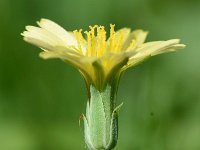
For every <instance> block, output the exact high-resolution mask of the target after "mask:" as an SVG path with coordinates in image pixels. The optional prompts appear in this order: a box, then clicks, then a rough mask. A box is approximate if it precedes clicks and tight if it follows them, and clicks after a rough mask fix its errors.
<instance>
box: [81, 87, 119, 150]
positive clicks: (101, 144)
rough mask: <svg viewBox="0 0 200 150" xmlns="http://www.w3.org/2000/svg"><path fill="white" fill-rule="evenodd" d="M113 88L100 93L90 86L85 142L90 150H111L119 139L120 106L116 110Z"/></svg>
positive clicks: (85, 119) (85, 117)
mask: <svg viewBox="0 0 200 150" xmlns="http://www.w3.org/2000/svg"><path fill="white" fill-rule="evenodd" d="M112 90H113V89H112V87H111V86H110V85H107V86H106V88H105V89H104V90H103V91H101V92H99V91H98V90H97V89H96V88H95V87H94V86H90V95H91V97H90V99H89V101H88V103H87V108H86V116H84V134H85V142H86V144H87V146H88V148H89V149H90V150H111V149H113V148H114V147H115V146H116V144H117V138H118V113H117V111H118V109H119V108H120V107H121V105H120V106H118V107H116V108H115V95H114V94H113V93H115V92H113V91H112Z"/></svg>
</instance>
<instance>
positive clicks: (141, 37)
mask: <svg viewBox="0 0 200 150" xmlns="http://www.w3.org/2000/svg"><path fill="white" fill-rule="evenodd" d="M147 34H148V32H147V31H143V30H134V31H133V32H131V33H130V35H129V37H128V38H127V40H126V42H125V43H124V45H123V49H124V50H126V49H127V48H128V47H129V46H130V44H131V42H132V41H133V40H134V41H135V45H133V47H134V48H137V47H138V46H140V45H141V44H143V43H144V42H145V39H146V37H147Z"/></svg>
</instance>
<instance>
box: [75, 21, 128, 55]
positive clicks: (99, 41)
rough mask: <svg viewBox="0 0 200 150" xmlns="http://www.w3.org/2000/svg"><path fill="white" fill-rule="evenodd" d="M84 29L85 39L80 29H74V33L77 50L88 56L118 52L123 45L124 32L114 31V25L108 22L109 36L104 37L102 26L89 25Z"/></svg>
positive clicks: (104, 32)
mask: <svg viewBox="0 0 200 150" xmlns="http://www.w3.org/2000/svg"><path fill="white" fill-rule="evenodd" d="M89 28H90V31H85V32H84V33H85V34H86V37H87V41H86V40H85V39H84V37H83V35H82V29H80V30H79V31H78V30H75V31H74V35H75V37H76V40H77V44H78V47H77V48H78V51H79V52H80V53H82V54H83V55H85V56H88V57H98V58H99V57H102V56H103V55H104V54H105V53H106V52H113V53H117V52H120V50H121V49H122V46H123V38H124V32H122V31H121V32H120V31H119V32H115V29H114V28H115V25H112V24H110V37H109V38H108V40H107V38H106V31H105V27H104V26H98V25H94V26H89Z"/></svg>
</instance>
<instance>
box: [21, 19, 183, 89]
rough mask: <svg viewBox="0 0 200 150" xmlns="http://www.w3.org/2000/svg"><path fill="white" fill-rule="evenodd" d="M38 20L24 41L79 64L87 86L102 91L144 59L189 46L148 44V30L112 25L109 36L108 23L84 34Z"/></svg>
mask: <svg viewBox="0 0 200 150" xmlns="http://www.w3.org/2000/svg"><path fill="white" fill-rule="evenodd" d="M37 23H38V25H39V27H35V26H26V30H27V31H24V32H23V33H22V35H23V36H24V40H25V41H27V42H29V43H31V44H33V45H36V46H38V47H40V48H41V49H42V50H43V52H41V53H40V56H41V57H42V58H44V59H48V58H60V59H62V60H63V61H65V62H69V63H70V64H72V65H73V66H75V67H76V68H77V69H78V70H79V71H80V72H81V74H82V75H83V76H84V79H85V81H86V84H87V87H88V88H89V86H90V85H94V86H95V87H96V88H97V89H99V90H100V91H101V90H103V89H104V88H105V86H106V85H107V84H110V85H113V84H116V83H117V82H118V80H119V77H120V75H121V73H122V72H123V71H124V70H126V69H127V68H129V67H131V66H135V65H136V64H138V63H140V62H141V61H143V60H144V59H146V58H148V57H150V56H154V55H157V54H161V53H166V52H171V51H175V50H176V49H180V48H184V47H185V45H184V44H179V43H180V40H179V39H172V40H167V41H153V42H147V43H144V41H145V39H146V36H147V32H146V31H143V30H135V31H131V29H129V28H122V29H120V30H118V31H115V30H114V27H115V25H112V24H111V25H110V33H109V37H108V36H107V35H108V34H107V33H106V31H105V29H104V26H98V25H95V26H90V31H85V32H84V34H82V29H80V30H75V31H73V32H69V31H66V30H65V29H63V28H62V27H60V26H59V25H58V24H56V23H54V22H53V21H50V20H48V19H41V20H40V21H39V22H37Z"/></svg>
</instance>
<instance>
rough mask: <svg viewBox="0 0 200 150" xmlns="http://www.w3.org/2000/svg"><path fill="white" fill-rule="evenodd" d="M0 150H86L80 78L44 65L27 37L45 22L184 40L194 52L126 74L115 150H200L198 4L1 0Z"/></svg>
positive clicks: (57, 64)
mask: <svg viewBox="0 0 200 150" xmlns="http://www.w3.org/2000/svg"><path fill="white" fill-rule="evenodd" d="M0 18H1V19H0V150H82V149H86V148H85V145H84V141H83V128H82V125H81V126H79V116H80V115H81V113H84V112H85V105H86V100H87V96H86V90H85V85H84V82H83V80H82V78H81V77H80V75H79V73H78V71H77V70H76V69H74V68H73V67H72V66H70V65H66V64H64V63H63V62H62V61H60V60H48V61H44V60H42V59H40V58H39V57H38V53H39V51H40V50H39V49H38V48H36V47H34V46H32V45H29V44H27V43H25V42H24V41H23V40H22V37H21V36H20V33H21V32H22V31H23V30H24V27H25V25H36V23H35V22H36V21H38V20H39V19H40V18H49V19H51V20H54V21H55V22H57V23H58V24H60V25H61V26H63V27H65V28H66V29H68V30H74V29H77V28H83V29H88V26H89V25H94V24H101V25H105V26H108V25H109V24H110V23H115V24H116V27H117V28H118V29H119V28H121V27H124V26H127V27H131V28H132V29H135V28H142V29H144V30H148V31H149V33H150V34H149V36H148V39H147V41H151V40H167V39H172V38H180V39H181V40H182V43H184V44H186V45H187V48H186V49H184V50H180V51H178V52H176V53H170V54H165V55H162V56H156V57H153V58H151V59H150V60H148V61H146V62H144V63H143V64H141V65H139V66H137V67H135V68H132V69H129V70H128V71H126V73H125V74H124V75H123V77H122V79H121V82H120V87H119V92H118V104H120V103H121V102H124V106H123V108H122V109H121V111H120V118H119V121H120V122H119V127H120V129H119V130H120V132H119V141H118V145H117V148H116V150H200V1H199V0H34V1H33V0H32V1H31V0H16V1H14V0H0Z"/></svg>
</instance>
